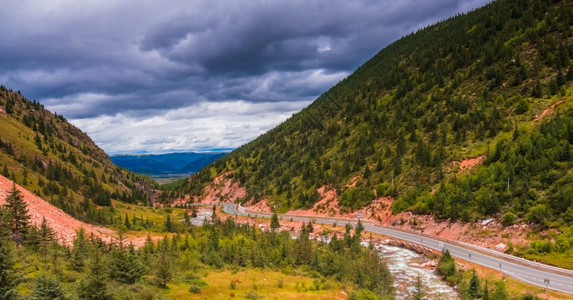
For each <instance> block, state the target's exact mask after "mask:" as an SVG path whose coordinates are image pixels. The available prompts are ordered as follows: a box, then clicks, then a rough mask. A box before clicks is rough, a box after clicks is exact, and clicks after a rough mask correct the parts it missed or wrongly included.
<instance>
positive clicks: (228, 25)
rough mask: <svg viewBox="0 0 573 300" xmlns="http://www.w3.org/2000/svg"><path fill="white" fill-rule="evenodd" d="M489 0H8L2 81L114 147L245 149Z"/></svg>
mask: <svg viewBox="0 0 573 300" xmlns="http://www.w3.org/2000/svg"><path fill="white" fill-rule="evenodd" d="M486 2H487V1H485V0H459V1H456V0H431V1H430V0H426V1H423V0H352V1H349V0H283V1H278V0H277V1H272V0H267V1H265V0H221V1H215V0H206V1H201V0H192V1H191V0H166V1H146V0H133V1H129V0H128V1H116V0H113V1H112V0H110V1H101V0H93V1H87V0H82V1H77V0H50V1H42V0H37V1H26V0H18V1H16V0H8V1H4V2H3V3H2V9H1V10H0V32H2V34H1V40H0V83H1V84H4V85H5V86H7V87H8V88H11V89H13V90H20V91H21V92H22V94H23V95H24V96H26V97H27V98H29V99H36V100H39V101H40V102H42V103H43V104H44V105H45V106H46V108H48V109H50V110H51V111H53V112H57V113H58V114H62V115H64V116H65V117H66V118H67V119H68V120H69V121H71V122H72V123H73V124H75V125H76V126H78V127H80V128H81V129H82V130H83V131H85V132H87V133H88V134H89V135H90V136H91V137H92V139H93V140H94V141H95V142H96V143H97V144H98V145H99V146H100V147H102V148H103V149H104V150H105V151H106V152H107V153H109V154H115V153H134V152H148V153H163V152H171V151H184V150H191V151H198V150H199V151H205V150H212V149H232V148H236V147H238V146H240V145H242V144H244V143H246V142H248V141H250V140H252V139H254V138H256V137H257V136H258V135H260V134H261V133H263V132H265V131H267V130H268V129H270V128H272V127H274V126H276V125H278V124H279V123H280V122H282V121H284V120H285V119H287V118H288V117H289V116H291V115H292V114H293V113H295V112H297V111H299V110H300V109H302V108H303V107H305V106H307V105H308V104H309V103H310V102H312V101H313V100H314V99H315V98H316V97H317V96H318V95H320V94H321V93H322V92H324V91H326V90H328V89H329V88H330V87H331V86H333V85H334V84H336V83H337V82H338V81H340V80H341V79H343V78H344V77H346V76H348V74H350V73H351V72H352V71H353V70H354V69H356V68H357V67H359V66H360V65H361V64H363V63H364V62H365V61H367V60H368V59H369V58H371V57H372V56H373V55H374V54H376V53H377V52H378V51H380V50H381V49H382V48H383V47H385V46H386V45H388V44H389V43H391V42H392V41H394V40H396V39H398V38H400V37H401V36H404V35H405V34H407V33H409V32H412V31H415V30H416V29H419V28H421V27H424V26H426V25H430V24H432V23H435V22H437V21H440V20H443V19H446V18H448V17H450V16H453V15H456V14H458V13H461V12H467V11H469V10H472V9H474V8H477V7H479V6H482V5H484V4H485V3H486Z"/></svg>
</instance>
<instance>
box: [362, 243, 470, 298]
mask: <svg viewBox="0 0 573 300" xmlns="http://www.w3.org/2000/svg"><path fill="white" fill-rule="evenodd" d="M366 246H367V244H366ZM376 249H377V250H378V253H379V254H380V257H381V258H382V260H384V261H385V262H386V264H387V265H388V268H389V269H390V273H392V276H393V277H394V286H395V287H396V298H397V299H410V298H411V297H412V293H413V292H414V290H415V285H416V281H417V278H418V276H420V279H421V281H422V284H423V287H424V293H425V295H426V297H427V298H428V299H459V296H458V293H457V291H456V290H455V289H454V288H452V287H451V286H449V285H448V284H447V283H446V282H445V281H443V280H442V279H441V278H440V277H439V275H438V274H437V273H436V271H435V268H434V267H432V266H431V265H432V264H433V262H432V261H431V260H430V259H428V258H427V257H426V256H424V255H421V254H418V253H416V252H414V251H411V250H408V249H404V248H400V247H395V246H390V245H384V244H377V245H376Z"/></svg>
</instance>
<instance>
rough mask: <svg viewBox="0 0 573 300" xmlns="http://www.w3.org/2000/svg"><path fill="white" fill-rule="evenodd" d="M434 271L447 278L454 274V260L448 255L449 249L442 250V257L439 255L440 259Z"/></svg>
mask: <svg viewBox="0 0 573 300" xmlns="http://www.w3.org/2000/svg"><path fill="white" fill-rule="evenodd" d="M436 271H438V274H440V275H442V276H444V278H448V277H450V276H453V275H454V274H456V262H455V261H454V259H453V258H452V256H451V255H450V251H449V250H447V249H446V251H444V252H442V257H440V260H439V261H438V266H437V267H436Z"/></svg>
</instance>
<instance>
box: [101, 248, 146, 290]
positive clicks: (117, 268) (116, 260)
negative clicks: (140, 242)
mask: <svg viewBox="0 0 573 300" xmlns="http://www.w3.org/2000/svg"><path fill="white" fill-rule="evenodd" d="M120 238H121V237H120ZM145 269H146V268H145V266H144V265H143V263H142V262H141V261H140V260H139V258H137V256H136V255H135V249H134V248H133V245H130V246H129V250H128V251H126V250H125V249H124V247H123V241H121V240H120V244H119V247H117V248H114V249H113V250H112V251H111V253H110V262H109V277H110V278H112V279H115V280H117V281H119V282H121V283H127V284H134V283H135V282H136V281H138V280H139V279H140V278H141V276H143V274H144V273H145Z"/></svg>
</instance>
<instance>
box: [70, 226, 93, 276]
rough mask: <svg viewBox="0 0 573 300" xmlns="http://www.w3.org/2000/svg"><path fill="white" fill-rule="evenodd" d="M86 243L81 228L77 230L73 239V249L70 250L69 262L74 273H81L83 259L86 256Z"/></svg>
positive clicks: (83, 263) (87, 249)
mask: <svg viewBox="0 0 573 300" xmlns="http://www.w3.org/2000/svg"><path fill="white" fill-rule="evenodd" d="M88 251H89V248H88V242H87V240H86V236H85V232H84V229H83V228H80V230H78V233H77V235H76V238H75V239H74V247H73V249H72V258H71V260H70V267H71V268H72V269H73V270H75V271H81V270H82V269H83V267H84V266H85V259H86V258H87V256H88Z"/></svg>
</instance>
